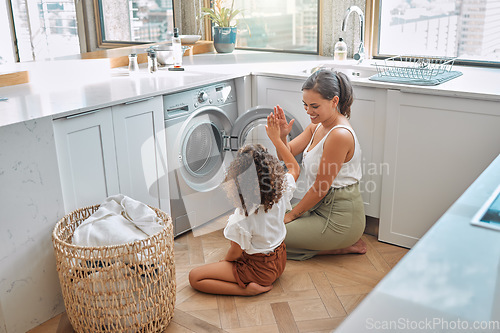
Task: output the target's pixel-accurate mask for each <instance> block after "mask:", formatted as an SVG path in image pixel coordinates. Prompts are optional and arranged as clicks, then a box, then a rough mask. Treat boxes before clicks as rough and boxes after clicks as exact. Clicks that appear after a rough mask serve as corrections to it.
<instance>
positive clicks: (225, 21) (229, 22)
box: [201, 0, 240, 53]
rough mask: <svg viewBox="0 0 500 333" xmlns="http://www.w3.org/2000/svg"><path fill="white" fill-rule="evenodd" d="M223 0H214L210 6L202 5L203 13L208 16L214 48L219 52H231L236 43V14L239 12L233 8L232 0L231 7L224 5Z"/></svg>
mask: <svg viewBox="0 0 500 333" xmlns="http://www.w3.org/2000/svg"><path fill="white" fill-rule="evenodd" d="M222 2H223V0H215V1H214V5H213V7H212V8H206V7H203V8H202V9H201V10H202V12H203V15H205V16H208V17H209V18H210V19H211V20H212V22H213V24H214V26H213V39H214V47H215V50H217V52H219V53H231V52H233V50H234V46H235V44H236V32H237V27H236V26H237V24H238V20H236V19H235V17H236V15H238V14H239V13H240V11H239V10H238V9H234V0H232V2H231V8H228V7H224V6H223V4H222Z"/></svg>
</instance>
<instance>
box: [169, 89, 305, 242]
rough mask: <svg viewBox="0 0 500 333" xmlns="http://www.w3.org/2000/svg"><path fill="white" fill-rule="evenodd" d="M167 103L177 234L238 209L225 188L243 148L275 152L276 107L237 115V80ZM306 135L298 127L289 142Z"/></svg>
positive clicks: (172, 204)
mask: <svg viewBox="0 0 500 333" xmlns="http://www.w3.org/2000/svg"><path fill="white" fill-rule="evenodd" d="M163 105H164V116H165V133H166V140H167V144H166V146H167V163H168V170H169V172H168V177H169V187H170V188H169V192H170V207H171V216H172V220H173V222H174V235H175V236H177V235H180V234H182V233H184V232H186V231H188V230H191V229H195V228H197V227H200V226H202V225H203V224H205V223H206V222H209V221H211V220H213V219H215V218H216V217H219V216H220V215H222V214H226V213H227V212H229V211H230V210H233V209H234V207H233V206H232V201H231V200H229V199H228V198H227V196H226V193H225V192H224V190H223V189H222V187H221V186H220V185H221V184H222V182H223V180H224V176H225V171H226V170H227V167H228V166H229V164H230V163H231V161H232V160H233V158H234V155H235V153H236V152H237V151H238V149H239V148H240V147H241V146H243V145H245V144H249V143H261V144H263V145H264V146H265V147H267V148H268V149H269V151H270V152H271V153H273V154H276V150H275V149H274V146H273V144H272V143H271V141H270V140H269V139H268V137H267V134H266V130H265V124H266V118H267V116H268V115H269V113H270V112H272V107H261V106H258V107H255V108H252V109H250V110H247V111H246V112H243V113H241V112H238V107H237V96H236V90H235V84H234V81H233V80H230V81H224V82H221V83H217V84H212V85H206V86H202V87H199V88H196V89H190V90H186V91H182V92H177V93H173V94H169V95H165V96H164V97H163ZM239 114H241V115H240V116H238V115H239ZM301 132H302V128H301V127H300V125H298V123H297V125H295V124H294V126H293V129H292V131H291V133H290V139H291V138H293V137H295V136H297V135H299V134H300V133H301ZM300 158H301V157H300V156H299V157H298V159H299V160H300Z"/></svg>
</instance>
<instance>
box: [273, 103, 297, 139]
mask: <svg viewBox="0 0 500 333" xmlns="http://www.w3.org/2000/svg"><path fill="white" fill-rule="evenodd" d="M274 117H275V118H276V120H277V122H278V125H279V127H280V136H281V139H282V140H283V139H286V136H287V135H288V134H290V132H291V130H292V127H293V122H294V121H295V119H292V120H290V122H287V120H286V117H285V112H284V111H283V109H282V108H281V107H280V106H279V105H276V106H275V107H274Z"/></svg>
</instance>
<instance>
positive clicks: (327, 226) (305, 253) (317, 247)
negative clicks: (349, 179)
mask: <svg viewBox="0 0 500 333" xmlns="http://www.w3.org/2000/svg"><path fill="white" fill-rule="evenodd" d="M365 224H366V217H365V209H364V206H363V200H362V199H361V193H360V192H359V184H358V183H356V184H353V185H349V186H346V187H343V188H331V189H330V192H328V194H327V195H326V196H325V197H324V198H323V199H322V200H321V201H320V202H319V203H318V204H317V205H316V206H314V207H313V208H312V209H311V210H309V211H307V212H305V213H304V214H303V215H302V216H301V217H299V218H297V219H295V220H293V221H292V222H290V223H287V224H286V231H287V233H286V238H285V244H286V252H287V258H288V259H292V260H306V259H309V258H312V257H313V256H315V255H316V254H317V253H318V252H320V251H325V250H337V249H343V248H345V247H348V246H351V245H353V244H354V243H356V242H357V241H358V240H359V239H360V238H361V236H362V235H363V232H364V230H365Z"/></svg>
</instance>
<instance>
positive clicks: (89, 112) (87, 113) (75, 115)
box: [65, 110, 100, 119]
mask: <svg viewBox="0 0 500 333" xmlns="http://www.w3.org/2000/svg"><path fill="white" fill-rule="evenodd" d="M98 111H100V110H92V111H87V112H82V113H77V114H73V115H71V116H66V117H65V118H66V119H72V118H78V117H81V116H86V115H89V114H92V113H96V112H98Z"/></svg>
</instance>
